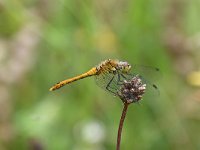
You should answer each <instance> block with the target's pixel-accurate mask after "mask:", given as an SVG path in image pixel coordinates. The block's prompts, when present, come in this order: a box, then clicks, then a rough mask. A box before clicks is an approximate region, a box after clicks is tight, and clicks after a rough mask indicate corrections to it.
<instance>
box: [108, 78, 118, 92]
mask: <svg viewBox="0 0 200 150" xmlns="http://www.w3.org/2000/svg"><path fill="white" fill-rule="evenodd" d="M114 77H115V76H113V77H112V79H111V80H110V81H109V82H108V84H107V86H106V90H108V91H109V92H111V93H113V94H114V95H116V92H113V91H112V89H113V88H111V87H110V84H111V83H112V81H113V79H114ZM113 90H116V89H113Z"/></svg>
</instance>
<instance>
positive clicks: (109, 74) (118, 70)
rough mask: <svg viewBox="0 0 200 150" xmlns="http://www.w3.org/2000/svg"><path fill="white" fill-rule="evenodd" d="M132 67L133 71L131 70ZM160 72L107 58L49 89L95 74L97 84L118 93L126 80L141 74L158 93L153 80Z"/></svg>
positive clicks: (52, 89) (148, 85)
mask: <svg viewBox="0 0 200 150" xmlns="http://www.w3.org/2000/svg"><path fill="white" fill-rule="evenodd" d="M131 69H132V70H133V71H131ZM159 74H160V71H159V69H158V68H154V67H149V66H141V65H133V66H131V65H130V64H129V63H128V62H126V61H119V60H114V59H107V60H105V61H102V62H101V63H100V64H99V65H97V66H96V67H93V68H91V69H90V70H89V71H87V72H85V73H83V74H81V75H78V76H75V77H73V78H69V79H66V80H63V81H60V82H58V83H57V84H55V85H54V86H52V87H51V88H50V89H49V90H50V91H54V90H57V89H59V88H61V87H63V86H64V85H66V84H69V83H72V82H74V81H77V80H80V79H83V78H86V77H90V76H94V77H95V81H96V83H97V85H99V86H100V87H101V88H103V89H105V90H106V91H108V92H111V93H112V94H114V95H116V93H117V91H118V90H119V88H120V85H121V83H122V82H123V81H124V80H128V79H132V78H133V77H134V76H140V78H141V79H142V80H143V81H144V82H145V83H146V84H147V88H148V87H150V88H151V89H153V90H154V91H156V92H157V93H158V92H159V91H158V88H157V86H156V85H155V84H152V83H151V81H154V80H156V79H157V77H158V76H160V75H159Z"/></svg>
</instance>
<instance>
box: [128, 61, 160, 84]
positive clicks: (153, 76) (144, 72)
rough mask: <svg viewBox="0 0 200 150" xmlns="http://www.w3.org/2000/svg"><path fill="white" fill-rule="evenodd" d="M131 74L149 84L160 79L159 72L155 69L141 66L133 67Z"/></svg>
mask: <svg viewBox="0 0 200 150" xmlns="http://www.w3.org/2000/svg"><path fill="white" fill-rule="evenodd" d="M131 73H132V74H138V75H140V76H142V77H143V78H144V79H145V80H147V81H149V82H152V83H153V82H156V81H157V80H158V79H160V78H161V76H162V75H161V71H160V69H158V68H156V67H150V66H142V65H136V64H135V65H133V66H132V72H131Z"/></svg>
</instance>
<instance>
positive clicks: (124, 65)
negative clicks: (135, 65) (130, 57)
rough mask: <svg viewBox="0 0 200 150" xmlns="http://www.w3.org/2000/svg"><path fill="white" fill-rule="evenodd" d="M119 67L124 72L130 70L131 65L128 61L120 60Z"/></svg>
mask: <svg viewBox="0 0 200 150" xmlns="http://www.w3.org/2000/svg"><path fill="white" fill-rule="evenodd" d="M118 68H119V69H120V70H121V71H122V72H124V73H127V72H129V70H130V69H131V65H129V63H128V62H126V61H120V62H119V64H118Z"/></svg>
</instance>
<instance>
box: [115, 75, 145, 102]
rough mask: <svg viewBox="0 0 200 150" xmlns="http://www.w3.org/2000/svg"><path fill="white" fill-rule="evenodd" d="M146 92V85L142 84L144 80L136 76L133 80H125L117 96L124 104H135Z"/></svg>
mask: <svg viewBox="0 0 200 150" xmlns="http://www.w3.org/2000/svg"><path fill="white" fill-rule="evenodd" d="M145 90H146V84H144V83H142V79H141V78H140V77H139V76H138V75H136V76H134V77H133V78H132V79H131V80H124V82H123V83H122V85H121V87H120V88H119V90H118V92H117V95H118V96H119V97H120V99H121V100H122V101H123V102H126V103H133V102H138V101H139V100H141V99H142V96H143V94H144V93H145Z"/></svg>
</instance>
